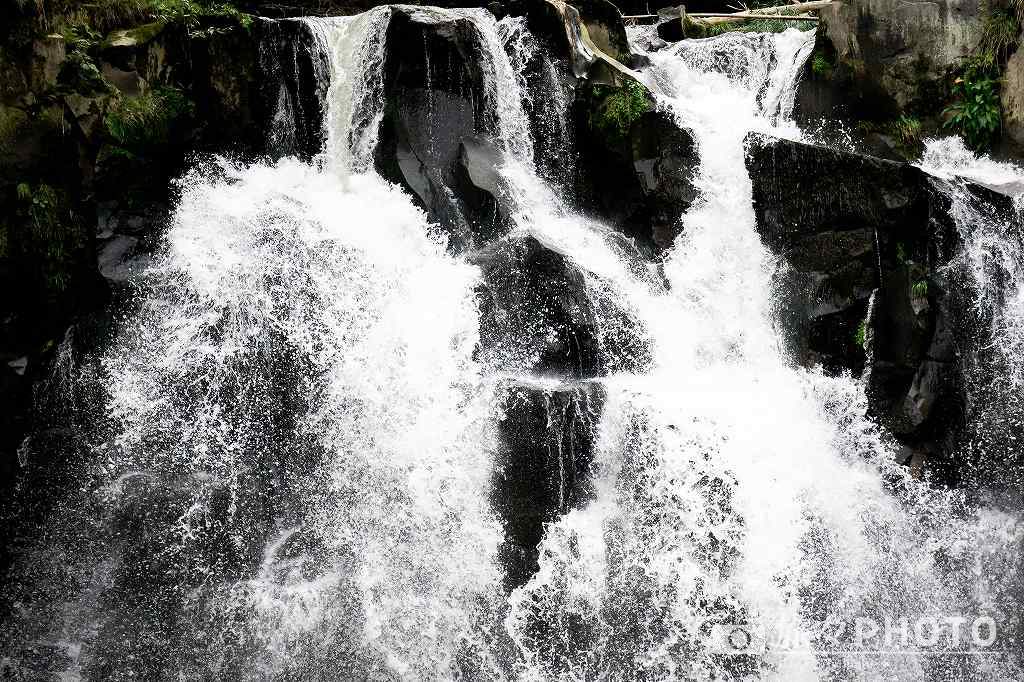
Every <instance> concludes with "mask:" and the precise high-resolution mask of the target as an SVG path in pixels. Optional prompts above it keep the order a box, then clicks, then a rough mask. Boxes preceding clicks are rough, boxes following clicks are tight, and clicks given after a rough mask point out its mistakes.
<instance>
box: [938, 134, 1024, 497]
mask: <svg viewBox="0 0 1024 682" xmlns="http://www.w3.org/2000/svg"><path fill="white" fill-rule="evenodd" d="M920 165H921V167H922V168H923V169H924V170H926V171H928V172H929V173H932V174H934V175H935V176H936V179H935V180H934V181H933V184H934V185H935V187H936V189H937V191H939V192H940V193H941V194H942V195H943V196H945V197H946V198H947V200H948V202H949V206H950V210H949V215H950V217H951V218H952V221H953V223H954V226H955V230H956V234H957V237H958V241H959V244H958V245H957V247H956V253H955V255H954V256H953V258H952V259H951V260H950V262H949V263H948V264H947V265H946V266H945V267H944V268H943V269H942V272H941V275H942V278H943V279H944V280H945V282H944V283H945V285H946V286H947V287H948V288H949V289H950V290H951V291H952V292H953V295H954V298H955V299H956V300H957V301H958V304H959V305H958V308H959V309H961V310H963V311H965V314H964V318H965V319H963V320H962V321H961V324H962V326H963V327H965V328H966V329H967V330H969V334H968V335H965V336H966V338H962V339H960V340H959V344H958V345H959V347H960V359H961V360H960V361H961V365H962V372H963V374H964V377H965V384H966V389H967V391H966V392H967V403H968V404H967V406H966V411H967V419H966V421H967V425H968V426H967V429H968V433H967V435H966V441H967V442H966V444H965V445H964V447H963V449H964V450H965V454H966V455H967V457H968V458H969V461H970V463H971V470H970V471H969V476H968V479H969V480H968V484H970V485H972V486H977V487H980V488H981V489H982V490H981V492H982V494H983V495H984V496H986V497H991V498H992V500H991V501H993V502H996V503H998V504H1009V505H1010V506H1011V507H1012V508H1019V505H1020V501H1021V490H1022V487H1021V484H1022V478H1021V474H1020V464H1021V463H1022V462H1021V457H1020V454H1019V447H1018V446H1017V445H1016V444H1015V441H1016V440H1017V436H1016V433H1018V432H1019V430H1020V428H1021V425H1024V226H1022V217H1024V216H1022V208H1024V205H1022V203H1021V200H1022V197H1024V194H1022V193H1021V192H1022V189H1024V170H1022V169H1021V168H1019V167H1016V166H1014V165H1012V164H1007V163H998V162H994V161H992V160H991V159H988V158H986V157H981V158H979V157H977V156H976V155H975V154H973V153H971V152H969V151H968V150H967V149H965V147H964V145H963V142H962V141H961V140H960V139H959V138H948V139H944V140H931V141H929V142H928V144H927V147H926V150H925V153H924V155H923V158H922V160H921V164H920ZM966 181H971V182H974V183H977V184H980V185H982V186H983V187H990V188H994V189H997V190H1000V191H1002V192H1005V193H1008V194H1011V195H1012V196H1013V201H1012V204H1011V205H1009V206H1002V207H999V206H997V205H995V204H994V203H993V202H991V201H989V200H988V199H989V198H988V197H984V196H980V194H979V192H980V190H978V189H977V188H975V189H974V190H972V189H971V188H969V187H968V186H967V182H966ZM1007 203H1009V202H1007Z"/></svg>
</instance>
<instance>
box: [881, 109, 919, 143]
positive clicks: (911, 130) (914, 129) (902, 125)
mask: <svg viewBox="0 0 1024 682" xmlns="http://www.w3.org/2000/svg"><path fill="white" fill-rule="evenodd" d="M888 131H889V134H890V135H892V136H893V137H895V138H896V140H897V141H898V142H899V143H900V144H901V145H904V146H911V145H916V144H917V143H919V142H920V141H921V120H920V119H918V118H915V117H914V116H908V115H907V114H903V115H902V116H900V117H899V118H898V119H896V120H895V121H893V122H892V123H890V124H889V125H888Z"/></svg>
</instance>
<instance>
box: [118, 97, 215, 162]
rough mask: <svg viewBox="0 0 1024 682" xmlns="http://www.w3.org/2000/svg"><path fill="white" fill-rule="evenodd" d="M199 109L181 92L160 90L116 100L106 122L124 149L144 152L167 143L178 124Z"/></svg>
mask: <svg viewBox="0 0 1024 682" xmlns="http://www.w3.org/2000/svg"><path fill="white" fill-rule="evenodd" d="M194 110H195V106H194V105H193V103H192V101H191V100H189V99H188V98H187V97H186V96H185V95H184V94H183V93H182V92H181V91H180V90H176V89H174V88H156V89H154V90H152V91H149V92H146V93H144V94H142V95H139V96H138V97H120V98H118V99H116V100H114V101H113V102H112V104H111V107H110V109H109V110H108V112H107V115H106V118H105V119H104V122H105V123H106V126H107V132H108V133H109V134H110V137H111V138H112V139H113V140H114V142H116V143H117V145H118V146H120V147H121V148H122V149H133V150H144V149H147V148H151V147H154V146H159V145H162V144H166V143H167V141H168V140H169V139H170V137H171V135H172V132H173V129H174V126H175V124H176V123H177V122H179V121H181V120H183V119H188V118H190V117H191V116H192V114H193V112H194Z"/></svg>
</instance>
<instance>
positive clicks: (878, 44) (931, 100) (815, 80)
mask: <svg viewBox="0 0 1024 682" xmlns="http://www.w3.org/2000/svg"><path fill="white" fill-rule="evenodd" d="M819 16H820V18H821V23H820V24H819V28H818V35H817V43H816V46H815V52H814V54H813V55H812V57H811V59H809V60H808V63H807V66H806V73H805V76H806V77H805V78H804V80H803V82H802V84H801V86H800V89H799V92H798V96H797V105H796V114H797V115H798V117H801V118H819V117H829V118H833V119H837V118H840V119H848V120H855V121H862V120H866V121H889V120H893V119H895V118H897V117H898V116H900V115H901V114H902V113H909V114H913V115H916V116H919V117H924V116H937V115H938V114H939V113H940V111H941V109H942V107H943V106H945V103H946V102H945V101H946V99H947V98H946V97H945V89H946V88H947V87H948V82H949V79H948V76H949V74H950V73H951V72H952V71H955V70H956V69H958V68H960V67H962V66H963V64H964V62H965V60H966V59H967V58H968V57H969V56H970V55H971V54H972V53H973V52H974V51H975V50H976V48H977V47H978V45H979V43H980V41H981V39H982V33H983V31H982V28H983V18H982V11H981V3H980V2H979V0H938V1H936V2H927V3H907V2H900V0H841V1H837V2H833V3H832V4H831V5H830V6H828V7H825V8H823V9H822V10H821V11H820V12H819ZM816 63H817V66H816V65H815V64H816Z"/></svg>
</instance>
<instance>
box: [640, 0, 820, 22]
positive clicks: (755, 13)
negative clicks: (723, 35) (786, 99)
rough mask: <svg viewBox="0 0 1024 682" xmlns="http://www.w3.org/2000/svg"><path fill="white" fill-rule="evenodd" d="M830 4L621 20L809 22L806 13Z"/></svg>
mask: <svg viewBox="0 0 1024 682" xmlns="http://www.w3.org/2000/svg"><path fill="white" fill-rule="evenodd" d="M831 4H832V0H811V1H810V2H797V3H793V4H791V5H776V6H774V7H763V8H761V9H751V10H746V11H743V12H733V13H731V14H725V13H717V12H713V13H692V14H691V13H689V12H686V9H685V7H671V8H670V7H666V8H665V9H663V10H661V11H659V13H658V14H627V15H624V16H623V17H622V18H623V19H626V20H633V21H637V20H644V19H651V20H653V19H658V18H662V19H675V18H678V17H681V16H682V15H683V14H686V16H688V17H693V18H697V19H701V20H702V21H703V22H704V23H708V24H720V23H725V22H728V21H749V20H752V19H766V18H767V19H783V20H786V19H785V18H786V17H792V16H795V17H796V18H794V19H792V21H810V20H811V19H812V18H813V17H807V16H805V15H806V13H807V12H816V11H818V10H821V9H824V8H826V7H828V6H829V5H831Z"/></svg>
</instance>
